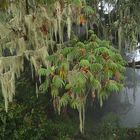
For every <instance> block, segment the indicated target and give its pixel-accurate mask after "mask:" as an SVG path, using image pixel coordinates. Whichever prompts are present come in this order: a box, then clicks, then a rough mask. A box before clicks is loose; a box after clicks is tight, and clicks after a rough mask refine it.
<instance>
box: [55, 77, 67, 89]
mask: <svg viewBox="0 0 140 140" xmlns="http://www.w3.org/2000/svg"><path fill="white" fill-rule="evenodd" d="M52 84H53V86H55V87H56V88H60V87H62V86H63V85H65V83H64V81H63V79H62V78H61V77H60V76H58V75H55V76H54V77H53V80H52Z"/></svg>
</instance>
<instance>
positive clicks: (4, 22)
mask: <svg viewBox="0 0 140 140" xmlns="http://www.w3.org/2000/svg"><path fill="white" fill-rule="evenodd" d="M133 3H134V1H132V0H130V1H126V2H122V1H119V0H118V1H117V2H116V1H113V0H109V1H107V4H108V6H109V7H112V6H113V7H114V8H113V9H112V11H110V12H109V13H107V14H106V13H105V11H104V8H105V5H104V1H101V0H94V1H89V0H87V1H86V0H37V1H35V0H23V1H19V0H12V1H7V0H2V1H1V3H0V80H1V89H2V95H3V97H4V101H5V110H6V112H5V111H4V107H3V105H4V103H3V99H2V98H0V100H1V101H2V104H1V106H0V124H2V125H1V126H2V127H0V133H1V135H0V138H1V139H4V140H5V139H9V138H10V139H23V140H24V139H27V138H30V139H50V140H51V139H52V140H53V139H61V140H63V139H65V140H67V139H72V138H73V137H74V135H76V133H77V132H78V131H77V129H76V128H77V125H74V124H75V123H74V122H76V124H78V120H74V116H77V113H76V112H75V110H77V111H78V114H79V121H80V123H79V124H80V132H81V133H82V134H84V132H85V130H84V128H85V112H86V106H87V103H88V100H89V99H92V100H93V101H95V100H97V101H98V102H99V104H100V106H101V107H102V106H103V101H104V100H106V99H107V98H108V97H109V95H110V94H111V93H113V92H118V91H119V90H120V89H121V88H122V87H123V79H124V76H123V75H124V71H125V67H124V66H125V62H124V60H123V58H122V56H121V55H120V53H119V51H118V50H117V49H115V48H114V47H113V44H117V45H118V46H119V47H118V48H119V50H121V48H128V47H129V48H130V50H132V49H133V48H134V46H135V45H136V43H137V38H138V36H139V18H138V17H139V14H138V10H139V9H138V7H139V1H138V0H135V3H137V4H133ZM99 5H100V7H99ZM80 28H82V29H83V32H81V31H80V30H81V29H80ZM126 42H127V43H128V44H127V43H126ZM22 89H25V90H23V91H22ZM15 93H16V94H15ZM35 94H36V96H35ZM13 99H14V101H13ZM9 103H10V104H9ZM8 107H9V110H8ZM60 114H61V115H62V116H58V115H60ZM70 117H71V118H72V119H70ZM63 119H64V120H65V121H66V122H67V123H68V122H69V125H68V124H67V125H66V124H65V123H64V122H63ZM53 121H54V122H53ZM70 124H72V125H70ZM9 128H10V130H9ZM93 137H94V136H93ZM77 139H78V138H77ZM77 139H76V140H77Z"/></svg>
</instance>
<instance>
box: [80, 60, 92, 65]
mask: <svg viewBox="0 0 140 140" xmlns="http://www.w3.org/2000/svg"><path fill="white" fill-rule="evenodd" d="M80 66H82V67H89V66H90V63H89V61H88V60H86V59H83V60H81V61H80Z"/></svg>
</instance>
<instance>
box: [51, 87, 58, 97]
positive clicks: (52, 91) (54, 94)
mask: <svg viewBox="0 0 140 140" xmlns="http://www.w3.org/2000/svg"><path fill="white" fill-rule="evenodd" d="M51 95H52V97H53V98H56V97H57V96H58V89H56V88H55V87H53V88H52V89H51Z"/></svg>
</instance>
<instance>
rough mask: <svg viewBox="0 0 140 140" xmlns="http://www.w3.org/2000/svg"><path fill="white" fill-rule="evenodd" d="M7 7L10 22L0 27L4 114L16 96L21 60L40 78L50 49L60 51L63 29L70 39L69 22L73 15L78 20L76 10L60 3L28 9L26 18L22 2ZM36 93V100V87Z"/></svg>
mask: <svg viewBox="0 0 140 140" xmlns="http://www.w3.org/2000/svg"><path fill="white" fill-rule="evenodd" d="M9 5H10V6H9V7H8V10H9V11H10V14H12V18H10V19H8V21H7V22H6V24H5V23H4V24H2V23H0V48H1V49H0V76H1V85H2V92H3V96H4V99H5V109H6V111H7V110H8V102H9V101H10V102H11V101H12V99H13V96H14V94H15V79H16V77H20V73H21V72H22V71H23V70H24V63H23V62H24V58H27V60H29V62H30V63H31V71H32V78H33V76H34V74H35V76H37V77H39V76H38V70H39V69H40V68H41V67H42V66H43V67H46V68H47V67H49V65H50V64H49V62H48V61H46V57H47V56H48V55H49V54H48V50H49V47H51V48H52V52H53V51H54V46H58V47H61V45H62V43H63V31H64V27H65V26H67V35H68V39H70V36H71V26H72V20H73V21H74V20H75V17H74V18H72V17H73V16H72V14H73V15H75V16H76V15H77V16H79V14H77V7H76V6H74V5H71V4H70V3H67V2H62V1H56V2H54V3H52V5H46V6H45V5H44V6H42V5H39V6H37V7H36V8H35V10H33V9H30V10H29V11H28V14H26V13H27V11H26V10H27V9H26V8H27V7H26V4H25V1H21V2H18V3H14V2H13V3H10V4H9ZM66 11H67V12H66ZM72 11H73V12H72ZM78 11H80V9H78ZM77 19H78V17H77ZM54 36H55V39H54ZM56 43H59V44H60V45H55V44H56ZM5 50H8V53H7V52H6V51H5ZM36 91H37V96H38V87H37V84H36Z"/></svg>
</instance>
